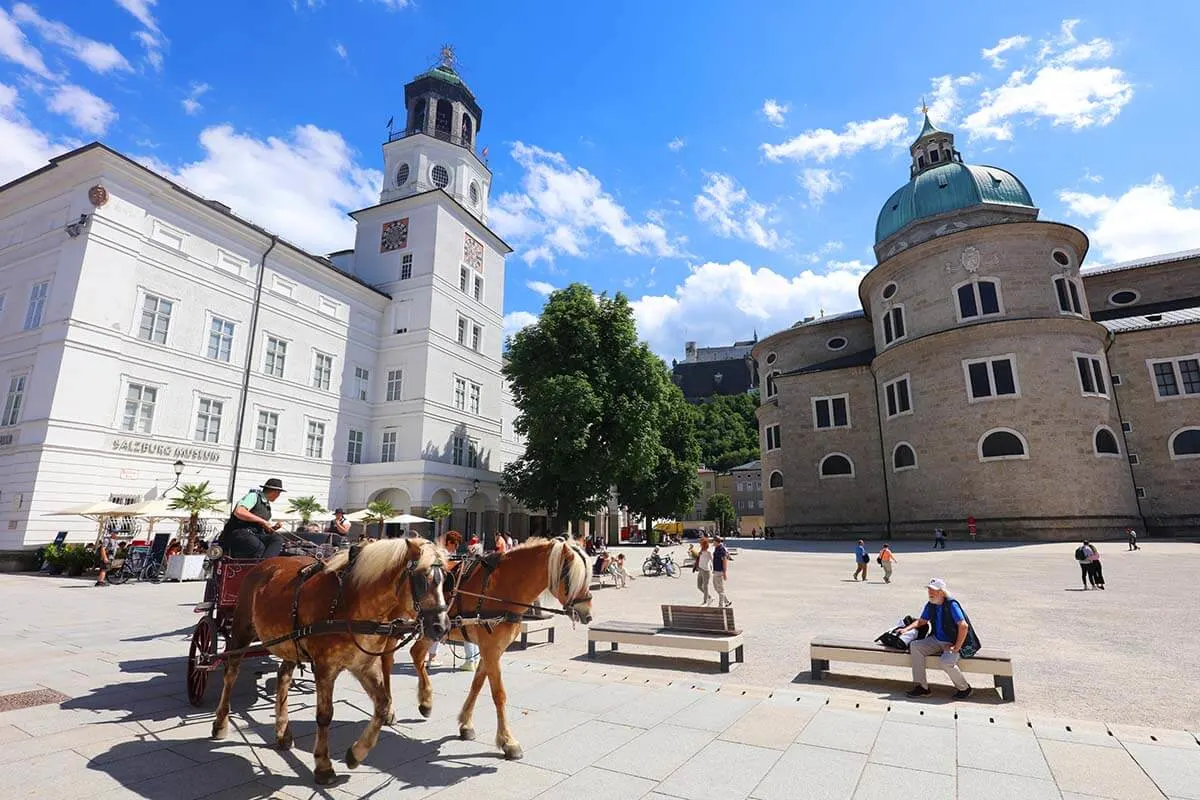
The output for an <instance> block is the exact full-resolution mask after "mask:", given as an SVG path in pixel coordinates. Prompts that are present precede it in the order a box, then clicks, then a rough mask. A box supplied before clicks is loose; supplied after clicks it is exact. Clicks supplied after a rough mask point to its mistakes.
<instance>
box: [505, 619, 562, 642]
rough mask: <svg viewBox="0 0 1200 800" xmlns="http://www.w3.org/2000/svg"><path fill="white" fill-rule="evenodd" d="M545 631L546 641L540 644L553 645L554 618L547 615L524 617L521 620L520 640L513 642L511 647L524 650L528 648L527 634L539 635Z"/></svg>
mask: <svg viewBox="0 0 1200 800" xmlns="http://www.w3.org/2000/svg"><path fill="white" fill-rule="evenodd" d="M542 631H545V633H546V641H545V642H542V643H541V644H554V618H553V617H551V616H549V615H547V616H545V617H524V618H523V619H522V620H521V638H520V639H518V640H517V641H516V642H513V647H516V648H518V649H521V650H525V649H526V648H528V647H529V634H531V633H540V632H542Z"/></svg>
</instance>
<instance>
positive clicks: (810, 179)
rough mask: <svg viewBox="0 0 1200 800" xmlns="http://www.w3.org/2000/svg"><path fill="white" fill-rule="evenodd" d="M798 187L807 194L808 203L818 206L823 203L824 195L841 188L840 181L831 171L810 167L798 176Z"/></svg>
mask: <svg viewBox="0 0 1200 800" xmlns="http://www.w3.org/2000/svg"><path fill="white" fill-rule="evenodd" d="M800 185H801V186H803V187H804V189H805V191H807V192H808V202H810V203H812V204H813V205H814V206H819V205H821V203H823V202H825V195H827V194H832V193H833V192H836V191H838V190H840V189H841V188H842V180H841V178H840V177H839V176H838V175H835V174H834V172H833V170H831V169H814V168H811V167H810V168H807V169H805V170H804V172H802V173H801V174H800Z"/></svg>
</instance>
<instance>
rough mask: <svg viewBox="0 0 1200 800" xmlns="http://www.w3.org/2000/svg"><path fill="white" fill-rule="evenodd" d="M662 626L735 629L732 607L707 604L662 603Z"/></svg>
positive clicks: (732, 630) (696, 629)
mask: <svg viewBox="0 0 1200 800" xmlns="http://www.w3.org/2000/svg"><path fill="white" fill-rule="evenodd" d="M661 610H662V618H663V627H665V628H671V629H672V630H695V631H726V632H731V633H732V632H735V631H737V624H736V623H735V621H734V617H733V608H732V607H730V606H726V607H724V608H712V607H709V606H676V605H669V604H663V606H662V607H661Z"/></svg>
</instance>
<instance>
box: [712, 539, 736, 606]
mask: <svg viewBox="0 0 1200 800" xmlns="http://www.w3.org/2000/svg"><path fill="white" fill-rule="evenodd" d="M716 540H717V546H716V548H715V549H714V550H713V563H712V570H713V577H712V582H713V588H714V589H716V590H717V605H718V606H722V607H724V606H731V605H733V603H732V602H731V601H730V600H729V598H727V597H726V596H725V581H727V580H728V579H729V551H728V550H726V549H725V537H723V536H717V537H716Z"/></svg>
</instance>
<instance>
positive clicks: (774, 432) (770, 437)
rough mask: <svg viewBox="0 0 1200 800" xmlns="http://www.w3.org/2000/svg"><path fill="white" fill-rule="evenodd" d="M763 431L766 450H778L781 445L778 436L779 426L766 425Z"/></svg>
mask: <svg viewBox="0 0 1200 800" xmlns="http://www.w3.org/2000/svg"><path fill="white" fill-rule="evenodd" d="M764 433H765V435H766V449H767V450H778V449H779V448H780V447H781V446H782V445H781V444H780V442H781V439H780V437H779V426H778V425H769V426H767V429H766V431H765V432H764Z"/></svg>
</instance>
